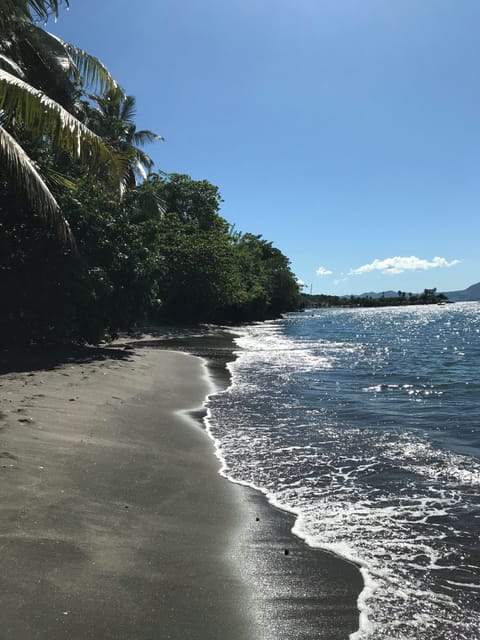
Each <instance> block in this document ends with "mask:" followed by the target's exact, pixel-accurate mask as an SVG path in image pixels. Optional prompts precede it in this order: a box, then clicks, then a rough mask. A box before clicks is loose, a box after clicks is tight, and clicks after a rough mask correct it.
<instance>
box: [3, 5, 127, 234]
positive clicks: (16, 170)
mask: <svg viewBox="0 0 480 640" xmlns="http://www.w3.org/2000/svg"><path fill="white" fill-rule="evenodd" d="M61 4H62V2H61V0H0V159H1V160H2V163H3V170H4V172H5V173H6V174H7V175H8V177H9V179H10V180H11V181H12V182H13V183H14V184H15V185H16V186H17V188H19V189H21V190H22V191H23V192H24V194H25V196H26V198H27V199H28V201H29V202H30V205H31V206H32V208H33V210H34V211H35V212H36V213H37V214H39V215H40V216H41V217H43V218H44V219H45V220H46V221H47V222H49V223H50V224H51V225H52V226H53V227H54V228H55V230H56V231H57V233H58V235H59V236H60V237H62V238H63V239H64V240H67V241H68V240H71V233H70V230H69V228H68V223H67V222H66V221H65V219H64V218H63V216H62V215H61V212H60V210H59V207H58V203H57V201H56V199H55V197H54V195H53V193H52V191H51V190H50V188H49V186H48V185H47V182H46V179H45V177H44V176H42V175H41V174H40V172H39V170H38V168H37V166H36V164H35V162H34V161H33V159H32V158H30V157H29V156H28V154H27V153H26V152H25V150H24V149H23V148H22V146H21V145H20V144H19V142H18V140H17V139H16V137H15V130H16V128H17V127H19V126H22V127H23V128H24V129H25V130H26V131H28V132H30V133H31V134H32V135H34V136H38V137H40V138H41V139H42V140H43V141H44V142H45V143H46V144H47V145H50V146H51V147H52V148H54V149H55V148H59V149H63V150H65V151H67V152H69V153H71V154H72V156H74V157H76V158H78V159H80V160H81V161H83V162H87V163H88V165H89V166H92V165H97V164H98V163H99V162H100V161H103V162H105V161H108V163H109V169H110V172H111V173H115V171H120V168H119V162H118V158H117V157H116V155H115V154H113V153H112V150H111V149H110V148H109V147H108V145H106V144H105V142H104V141H103V140H102V139H101V138H100V136H98V135H97V134H96V133H94V132H93V131H92V130H91V129H89V128H88V127H87V126H85V124H83V122H82V121H81V120H80V119H79V117H81V113H82V103H81V102H80V96H81V95H82V92H84V91H85V89H86V87H94V88H96V89H97V90H99V91H100V92H102V91H105V90H115V91H119V92H121V89H120V88H119V87H118V84H117V83H116V82H115V80H114V79H113V78H112V77H111V76H110V74H109V72H108V71H107V69H106V68H105V67H104V66H103V65H102V64H101V63H100V61H99V60H97V59H96V58H94V57H93V56H90V55H89V54H87V53H86V52H85V51H83V50H81V49H78V48H77V47H74V46H73V45H70V44H68V43H66V42H63V41H62V40H60V39H59V38H57V37H55V36H53V35H52V34H50V33H48V32H46V31H45V30H44V29H42V28H41V27H39V26H38V25H37V24H36V20H45V19H46V18H47V17H48V16H49V15H50V14H51V13H53V14H55V15H57V14H58V9H59V6H60V5H61ZM63 4H65V5H68V2H67V1H64V2H63Z"/></svg>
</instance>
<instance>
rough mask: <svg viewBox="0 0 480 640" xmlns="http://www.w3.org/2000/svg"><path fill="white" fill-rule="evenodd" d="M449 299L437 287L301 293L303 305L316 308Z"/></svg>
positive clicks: (406, 303)
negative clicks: (394, 291) (337, 293)
mask: <svg viewBox="0 0 480 640" xmlns="http://www.w3.org/2000/svg"><path fill="white" fill-rule="evenodd" d="M447 300H448V298H447V296H446V295H445V294H444V293H437V289H436V288H435V289H424V291H423V293H406V292H404V291H399V292H398V295H396V296H385V295H382V296H379V297H376V298H373V297H371V296H353V295H352V296H329V295H326V294H318V295H317V294H315V295H309V294H306V293H302V294H301V307H302V308H303V309H314V308H319V307H399V306H407V305H414V304H440V303H442V302H446V301H447Z"/></svg>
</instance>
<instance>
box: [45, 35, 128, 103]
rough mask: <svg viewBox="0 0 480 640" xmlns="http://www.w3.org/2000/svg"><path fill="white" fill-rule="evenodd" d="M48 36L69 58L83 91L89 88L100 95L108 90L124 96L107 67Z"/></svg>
mask: <svg viewBox="0 0 480 640" xmlns="http://www.w3.org/2000/svg"><path fill="white" fill-rule="evenodd" d="M49 35H50V36H51V37H52V38H55V39H56V40H57V41H58V42H59V43H60V44H61V45H62V47H63V49H64V50H65V52H66V53H67V54H68V56H69V57H70V60H71V62H72V63H73V65H74V68H75V73H76V77H77V81H78V82H79V83H80V84H81V85H82V87H83V88H84V89H87V88H89V89H90V90H92V91H99V92H100V93H105V92H106V91H109V90H117V91H120V92H121V93H122V95H124V92H123V89H122V88H121V87H120V85H119V84H118V82H117V81H116V80H115V79H114V78H113V77H112V75H111V74H110V72H109V70H108V69H107V67H106V66H105V65H104V64H103V63H102V62H100V60H99V59H98V58H96V57H95V56H92V55H90V54H89V53H87V52H86V51H84V50H83V49H80V48H79V47H76V46H75V45H73V44H70V43H69V42H65V41H64V40H61V39H60V38H58V37H57V36H54V35H53V34H51V33H49Z"/></svg>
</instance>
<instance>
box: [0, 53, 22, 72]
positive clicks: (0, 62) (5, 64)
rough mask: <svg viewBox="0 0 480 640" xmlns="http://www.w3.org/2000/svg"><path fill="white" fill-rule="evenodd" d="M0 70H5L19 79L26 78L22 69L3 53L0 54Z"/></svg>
mask: <svg viewBox="0 0 480 640" xmlns="http://www.w3.org/2000/svg"><path fill="white" fill-rule="evenodd" d="M0 69H5V70H6V71H9V72H10V73H12V74H13V75H14V76H18V77H19V78H25V74H24V73H23V69H22V67H21V66H20V65H18V64H17V63H16V62H15V60H12V58H9V57H8V56H6V55H4V54H3V53H0Z"/></svg>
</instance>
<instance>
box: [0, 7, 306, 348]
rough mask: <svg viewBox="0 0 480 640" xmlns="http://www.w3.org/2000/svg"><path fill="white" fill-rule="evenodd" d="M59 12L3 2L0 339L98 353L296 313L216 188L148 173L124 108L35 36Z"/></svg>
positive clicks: (83, 64)
mask: <svg viewBox="0 0 480 640" xmlns="http://www.w3.org/2000/svg"><path fill="white" fill-rule="evenodd" d="M61 4H62V3H61V2H60V1H54V0H50V1H48V0H45V1H42V0H36V1H33V0H31V1H30V2H27V1H20V0H19V1H16V2H11V1H9V0H0V35H1V36H2V40H1V41H0V157H1V159H2V165H1V166H0V300H1V305H2V307H1V312H0V340H4V341H6V343H7V344H12V343H22V344H31V343H43V344H57V343H84V342H90V343H96V342H98V341H100V340H102V339H105V338H107V339H108V338H110V337H112V336H114V335H115V333H116V332H117V331H118V330H121V329H129V328H132V327H134V326H135V325H137V324H139V323H142V322H144V321H146V320H148V321H152V320H156V321H161V322H165V321H169V322H172V321H173V322H182V323H194V322H239V321H246V320H261V319H264V318H270V317H275V316H277V315H279V314H280V313H282V312H284V311H288V310H292V309H294V308H296V306H297V305H298V300H299V297H298V296H299V294H298V286H297V284H296V280H295V278H294V276H293V274H292V272H291V270H290V265H289V261H288V259H287V258H286V257H285V256H284V255H283V254H282V253H281V251H280V250H279V249H277V248H276V247H274V246H273V245H272V243H271V242H268V241H266V240H264V239H263V238H262V237H261V236H258V235H257V236H255V235H252V234H249V233H246V234H242V233H238V232H236V231H234V229H233V228H232V226H231V225H230V224H229V222H227V221H226V220H225V219H224V218H223V217H222V216H221V215H220V208H221V204H222V198H221V195H220V192H219V189H218V188H217V187H216V186H215V185H212V184H211V183H210V182H208V181H207V180H193V179H192V178H191V177H190V176H188V175H184V174H176V173H172V174H166V173H164V172H157V173H151V170H152V168H153V162H152V160H151V159H150V158H149V157H148V156H147V155H146V154H145V153H144V151H143V150H142V148H141V147H142V146H143V144H144V143H146V142H152V141H154V140H157V139H159V136H157V135H156V134H154V133H153V132H151V131H149V130H137V126H136V123H135V120H134V116H135V112H134V108H135V99H134V98H133V97H132V96H127V95H125V93H124V92H123V90H122V89H120V87H119V86H118V84H117V83H116V82H115V80H114V79H113V78H111V76H110V74H109V73H108V71H107V70H106V69H105V67H104V66H103V65H102V63H101V62H100V61H98V60H97V59H96V58H94V57H93V56H91V55H89V54H87V53H86V52H84V51H83V50H81V49H78V48H76V47H73V46H72V45H69V44H67V43H65V42H63V41H61V40H60V39H58V38H56V37H55V36H53V35H51V34H49V33H48V32H46V31H45V30H44V29H42V28H41V27H40V26H39V23H38V20H45V19H46V18H47V17H48V16H49V15H50V14H51V13H53V14H55V15H56V14H57V13H58V10H59V7H60V6H61ZM63 4H64V5H66V4H67V2H64V3H63ZM91 91H95V93H91ZM92 169H96V170H95V171H94V170H92ZM120 176H121V177H122V182H123V189H118V188H112V182H114V181H116V180H117V182H119V180H120ZM45 222H47V223H48V224H45ZM66 238H69V239H70V242H65V239H66ZM73 238H74V239H75V242H73V240H72V239H73ZM59 239H60V240H61V241H59Z"/></svg>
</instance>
